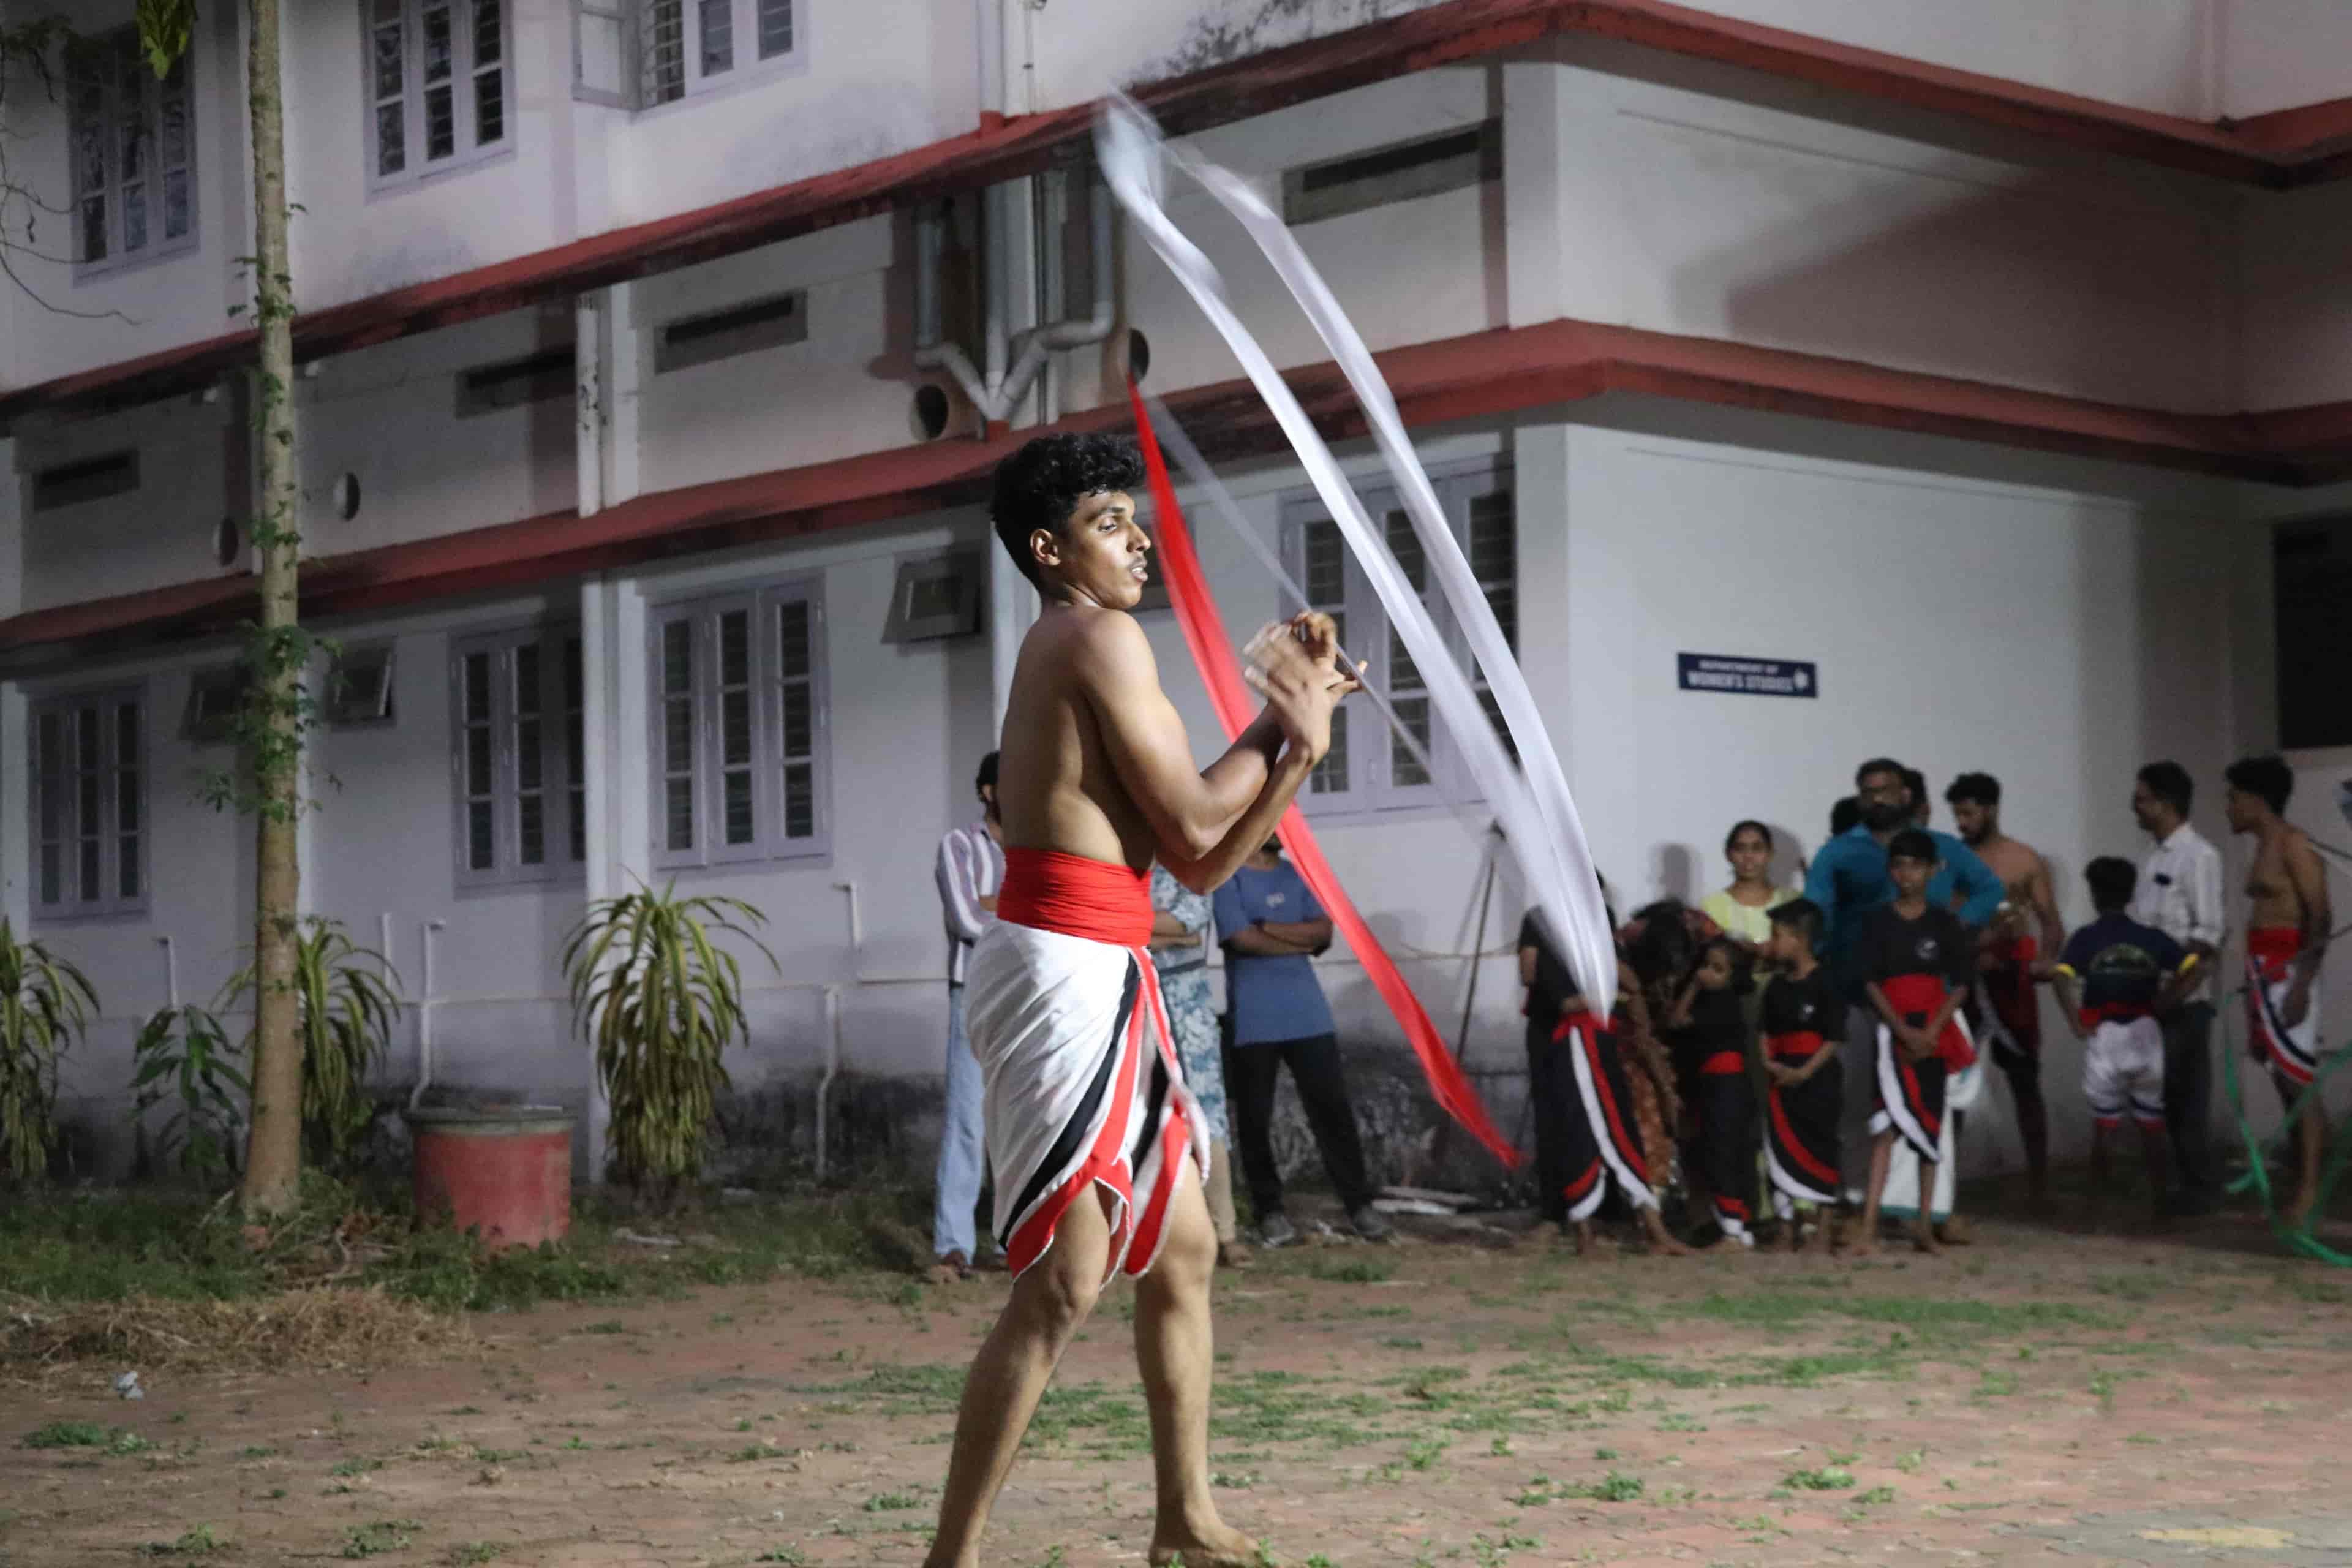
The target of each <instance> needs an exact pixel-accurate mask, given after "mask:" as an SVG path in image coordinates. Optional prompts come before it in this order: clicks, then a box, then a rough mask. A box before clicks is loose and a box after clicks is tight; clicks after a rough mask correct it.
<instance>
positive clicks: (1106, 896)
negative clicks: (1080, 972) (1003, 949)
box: [996, 847, 1151, 947]
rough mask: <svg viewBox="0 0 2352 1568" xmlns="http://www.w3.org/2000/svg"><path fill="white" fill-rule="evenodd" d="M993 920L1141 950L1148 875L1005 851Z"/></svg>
mask: <svg viewBox="0 0 2352 1568" xmlns="http://www.w3.org/2000/svg"><path fill="white" fill-rule="evenodd" d="M996 918H997V919H998V920H1001V921H1012V922H1013V924H1014V925H1024V926H1034V927H1035V928H1036V929H1037V930H1039V931H1060V932H1061V933H1062V934H1063V935H1065V936H1077V937H1084V938H1086V939H1087V941H1088V942H1108V943H1110V944H1111V945H1112V946H1114V947H1142V946H1144V945H1145V944H1147V943H1149V942H1150V941H1151V871H1150V868H1149V867H1146V868H1144V869H1142V870H1140V871H1137V870H1131V869H1129V868H1128V867H1125V866H1114V865H1112V864H1110V863H1109V862H1108V861H1107V860H1090V859H1088V858H1086V857H1085V856H1083V855H1065V854H1064V853H1062V852H1061V851H1060V850H1058V849H1014V848H1011V847H1007V848H1006V849H1005V851H1004V886H1003V889H1000V890H999V891H998V893H997V895H996Z"/></svg>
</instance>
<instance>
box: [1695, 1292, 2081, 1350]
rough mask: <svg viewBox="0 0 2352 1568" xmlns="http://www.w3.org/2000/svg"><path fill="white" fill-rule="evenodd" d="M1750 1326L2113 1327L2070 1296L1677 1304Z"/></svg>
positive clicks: (1769, 1298)
mask: <svg viewBox="0 0 2352 1568" xmlns="http://www.w3.org/2000/svg"><path fill="white" fill-rule="evenodd" d="M1683 1310H1686V1311H1688V1312H1690V1313H1692V1314H1693V1315H1695V1316H1697V1317H1702V1318H1712V1319H1714V1320H1716V1321H1718V1322H1727V1323H1740V1324H1744V1325H1746V1326H1748V1327H1750V1328H1761V1329H1787V1328H1792V1327H1794V1326H1795V1325H1796V1324H1798V1323H1800V1322H1801V1321H1804V1320H1805V1319H1806V1318H1808V1317H1811V1316H1812V1315H1814V1314H1815V1313H1822V1314H1827V1315H1830V1316H1834V1317H1843V1318H1852V1319H1853V1320H1855V1321H1859V1322H1864V1323H1883V1324H1886V1325H1889V1326H1891V1327H1895V1328H1900V1329H1906V1330H1908V1331H1912V1332H1914V1333H1931V1332H1937V1331H1954V1330H1966V1331H1968V1332H1969V1334H1970V1335H1971V1336H1972V1337H1976V1338H1983V1337H1986V1336H2008V1335H2021V1334H2034V1333H2045V1332H2047V1331H2050V1330H2052V1329H2060V1328H2066V1329H2115V1328H2119V1327H2121V1326H2122V1320H2121V1319H2120V1318H2118V1317H2117V1316H2116V1314H2114V1313H2112V1312H2105V1311H2101V1310H2097V1309H2096V1308H2092V1307H2084V1306H2079V1305H2076V1304H2075V1303H2074V1302H2070V1301H1985V1300H1977V1299H1975V1298H1972V1297H1969V1296H1958V1295H1953V1296H1867V1295H1857V1294H1855V1293H1853V1291H1851V1290H1839V1291H1835V1292H1832V1293H1827V1294H1822V1295H1814V1294H1811V1293H1805V1294H1798V1293H1796V1292H1793V1291H1789V1290H1785V1289H1782V1290H1765V1289H1759V1290H1748V1291H1744V1292H1741V1293H1739V1294H1737V1295H1732V1294H1727V1293H1725V1292H1723V1291H1719V1290H1717V1291H1711V1292H1709V1293H1708V1294H1707V1295H1706V1297H1704V1298H1703V1299H1701V1300H1698V1301H1696V1302H1695V1303H1692V1304H1691V1305H1690V1306H1688V1307H1687V1308H1685V1309H1683Z"/></svg>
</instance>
